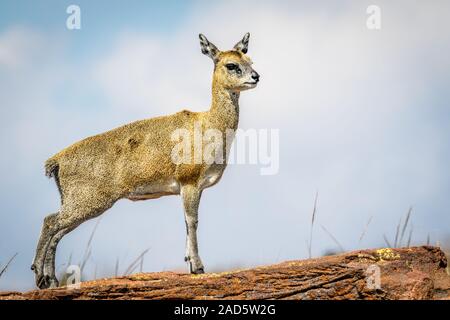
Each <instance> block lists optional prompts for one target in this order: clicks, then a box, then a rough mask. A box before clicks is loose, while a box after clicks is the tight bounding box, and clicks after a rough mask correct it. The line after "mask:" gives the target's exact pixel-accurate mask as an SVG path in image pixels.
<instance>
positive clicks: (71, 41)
mask: <svg viewBox="0 0 450 320" xmlns="http://www.w3.org/2000/svg"><path fill="white" fill-rule="evenodd" d="M70 4H77V5H79V6H80V8H81V25H82V28H81V30H74V31H70V30H68V29H66V27H65V22H66V18H67V14H66V12H65V11H66V8H67V6H68V5H70ZM369 4H373V3H372V1H356V0H355V1H343V2H339V4H336V2H335V1H315V2H314V3H313V4H311V2H307V1H300V2H298V1H292V2H290V1H285V2H282V3H279V2H275V1H264V2H261V1H258V2H256V1H248V2H245V3H240V2H229V1H227V2H222V1H217V2H213V3H211V2H206V1H203V2H202V1H195V2H189V1H165V2H156V1H127V2H126V5H125V2H123V1H76V2H74V1H39V2H38V1H2V2H1V4H0V116H1V118H0V128H1V129H0V130H1V135H0V145H1V148H2V150H4V152H3V153H2V157H1V158H0V167H1V171H0V174H1V176H2V178H3V179H2V182H1V183H0V194H1V200H2V201H1V202H0V218H1V219H0V222H1V223H0V265H2V264H4V263H5V262H6V261H7V259H8V258H9V257H10V256H12V255H13V254H14V253H15V252H18V253H19V255H18V256H17V258H16V260H15V261H14V263H13V264H12V265H11V267H10V269H9V270H8V272H7V273H6V274H5V276H4V277H2V279H0V289H2V290H9V289H17V290H25V289H30V288H33V287H34V281H33V274H32V272H31V271H30V270H29V266H30V264H31V260H32V258H33V254H34V249H35V245H36V242H37V239H38V236H39V230H40V228H41V223H42V220H43V218H44V217H45V216H46V215H47V214H49V213H52V212H55V211H57V210H58V204H59V196H58V193H57V190H56V187H55V185H54V182H53V181H51V180H48V179H47V178H46V177H45V176H44V174H43V163H44V161H45V160H46V159H47V158H49V157H50V156H51V155H53V154H54V153H56V152H58V151H59V150H61V149H62V148H64V147H66V146H68V145H70V144H71V143H73V142H75V141H77V140H79V139H82V138H85V137H87V136H90V135H93V134H96V133H100V132H103V131H106V130H109V129H111V128H114V127H117V126H119V125H122V124H124V123H127V122H130V121H134V120H137V119H142V118H148V117H153V116H158V115H164V114H170V113H174V112H177V111H179V110H181V109H185V108H187V109H192V110H194V111H199V110H205V109H207V108H208V105H209V101H210V80H211V72H212V67H213V66H212V63H211V62H210V60H209V59H208V58H206V57H205V56H203V55H202V54H201V53H200V49H199V43H198V33H199V32H202V33H204V34H206V35H207V37H208V38H209V39H210V40H211V41H212V42H214V43H215V44H216V45H217V46H218V47H219V48H222V49H228V48H231V47H232V45H234V43H236V42H237V41H238V40H239V39H240V38H241V37H242V35H243V34H244V33H245V32H247V31H249V32H250V33H251V38H250V48H249V55H250V56H251V57H252V60H253V61H254V67H255V69H256V70H257V71H258V72H259V73H260V74H261V83H260V85H259V86H258V88H257V89H255V90H252V91H249V92H245V93H243V94H242V96H241V118H240V126H241V128H244V129H248V128H255V129H271V128H273V129H279V130H280V172H279V173H278V174H277V175H274V176H261V175H260V174H259V172H260V170H259V169H260V168H259V167H258V166H255V165H234V166H230V167H229V168H228V169H227V171H226V173H225V175H224V177H223V179H222V181H221V182H220V183H219V184H218V185H217V186H215V187H214V188H211V189H209V190H207V191H205V193H204V196H203V199H202V203H201V207H200V226H199V228H200V229H199V242H200V244H199V245H200V254H201V256H202V258H203V262H204V263H205V266H206V269H207V271H208V270H223V269H227V268H233V267H249V266H254V265H259V264H266V263H274V262H278V261H282V260H288V259H299V258H306V257H307V248H306V245H305V241H306V240H307V239H309V232H310V219H311V210H312V206H313V201H314V195H315V193H316V191H318V192H319V201H318V212H317V225H316V226H315V228H314V230H313V250H312V252H313V255H314V256H320V255H321V254H323V253H324V252H326V251H327V250H330V249H336V244H335V243H334V242H333V240H332V239H331V238H330V237H329V236H328V235H327V234H326V233H325V232H324V231H323V230H322V228H321V227H320V225H323V226H324V227H326V229H327V230H329V231H330V232H331V233H333V235H334V237H335V238H337V239H338V241H339V242H340V243H341V245H342V246H343V247H344V248H345V249H346V250H354V249H358V248H367V247H379V246H384V245H385V244H384V240H383V234H385V235H386V237H388V238H389V239H390V240H391V241H392V239H393V237H394V235H395V228H396V226H397V224H398V222H399V220H400V219H401V218H402V217H404V215H405V214H406V212H407V210H408V208H409V207H410V206H413V213H412V220H411V222H412V227H413V236H412V238H413V243H414V244H423V243H424V242H425V241H426V239H427V236H428V235H430V238H431V241H432V243H433V244H435V243H436V242H437V241H440V242H441V243H445V242H446V241H448V236H449V228H448V226H449V223H450V215H449V212H448V210H449V208H450V200H449V197H448V194H449V192H450V171H449V170H448V163H449V162H450V144H449V142H450V141H449V137H450V132H449V130H450V129H449V126H448V122H449V120H450V108H449V106H448V101H449V98H450V93H449V91H448V86H449V83H450V58H449V57H450V54H449V53H450V35H449V34H448V30H449V29H450V17H449V16H448V15H449V13H448V12H450V11H449V9H450V6H449V4H448V3H447V2H445V1H441V2H439V1H436V2H433V4H430V3H428V2H425V1H421V2H414V4H411V2H410V1H396V2H392V1H377V4H378V5H379V6H380V8H381V14H382V15H381V17H382V27H381V30H378V31H371V30H368V29H367V28H366V19H367V14H366V8H367V6H368V5H369ZM370 217H372V222H371V224H370V226H369V228H368V231H367V233H366V236H365V237H364V239H363V241H361V242H359V237H360V234H361V232H362V231H363V229H364V227H365V225H366V223H367V221H368V220H369V218H370ZM94 225H95V221H89V222H87V223H85V224H83V225H81V226H80V227H79V228H77V229H76V230H75V231H73V232H72V233H71V234H69V235H68V236H66V237H65V238H64V239H63V241H62V242H61V244H60V246H59V249H58V254H57V260H58V261H57V266H58V267H59V270H62V269H63V267H62V264H63V263H65V262H66V261H67V260H68V257H69V256H70V255H71V254H72V256H73V261H75V262H77V261H79V260H80V259H81V257H82V255H83V253H84V248H85V245H86V242H87V240H88V238H89V234H90V232H91V230H92V228H93V227H94ZM408 232H409V229H408ZM184 237H185V231H184V221H183V215H182V209H181V202H180V199H179V197H166V198H162V199H159V200H154V201H147V202H141V203H131V202H128V201H120V202H118V203H117V204H116V205H115V206H114V207H113V208H112V209H111V210H109V211H108V212H107V213H106V214H105V215H104V216H103V218H102V220H101V222H100V224H99V227H98V230H97V233H96V235H95V238H94V244H93V253H92V258H91V259H90V261H89V262H88V265H87V269H86V273H87V274H86V275H87V277H88V278H89V277H92V276H93V274H94V270H95V269H97V275H98V276H109V275H111V274H112V272H113V269H114V264H115V261H116V259H119V261H120V270H121V271H124V269H126V266H127V265H128V264H129V263H131V261H132V260H133V259H134V258H135V257H136V256H138V255H139V254H140V252H142V250H144V249H145V248H148V247H151V250H150V251H149V253H148V255H147V256H146V260H145V264H144V270H145V271H160V270H185V268H186V266H185V265H184V263H183V257H184Z"/></svg>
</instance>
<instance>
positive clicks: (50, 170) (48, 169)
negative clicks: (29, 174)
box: [45, 158, 59, 178]
mask: <svg viewBox="0 0 450 320" xmlns="http://www.w3.org/2000/svg"><path fill="white" fill-rule="evenodd" d="M58 171H59V164H58V161H56V160H55V159H53V158H50V159H48V160H47V161H46V162H45V175H46V176H47V177H49V178H52V177H57V176H58Z"/></svg>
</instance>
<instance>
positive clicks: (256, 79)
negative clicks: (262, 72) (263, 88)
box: [252, 71, 259, 82]
mask: <svg viewBox="0 0 450 320" xmlns="http://www.w3.org/2000/svg"><path fill="white" fill-rule="evenodd" d="M252 79H253V80H255V81H256V82H258V81H259V74H258V72H256V71H252Z"/></svg>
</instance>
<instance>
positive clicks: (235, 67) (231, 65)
mask: <svg viewBox="0 0 450 320" xmlns="http://www.w3.org/2000/svg"><path fill="white" fill-rule="evenodd" d="M225 67H226V68H227V69H228V70H230V71H231V70H236V69H237V68H238V66H237V64H234V63H227V64H226V65H225Z"/></svg>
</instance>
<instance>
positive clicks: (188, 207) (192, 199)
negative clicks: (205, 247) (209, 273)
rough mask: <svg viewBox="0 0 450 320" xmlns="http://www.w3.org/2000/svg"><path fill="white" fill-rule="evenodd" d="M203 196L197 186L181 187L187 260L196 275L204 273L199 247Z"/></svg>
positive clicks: (191, 270) (190, 269) (190, 270)
mask: <svg viewBox="0 0 450 320" xmlns="http://www.w3.org/2000/svg"><path fill="white" fill-rule="evenodd" d="M201 195H202V191H201V190H200V189H199V188H197V187H196V186H193V185H184V186H182V187H181V196H182V198H183V206H184V218H185V221H186V233H187V236H186V256H185V260H186V261H187V262H188V263H189V272H190V273H195V274H198V273H204V268H203V264H202V261H201V260H200V256H199V255H198V245H197V225H198V206H199V203H200V197H201Z"/></svg>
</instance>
